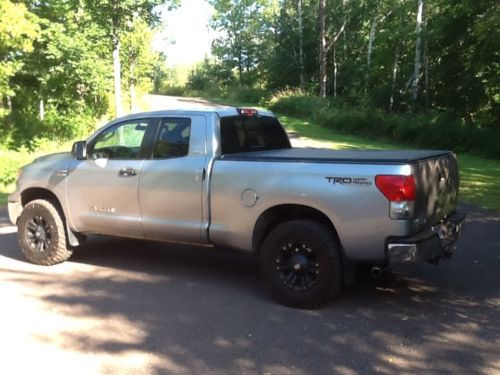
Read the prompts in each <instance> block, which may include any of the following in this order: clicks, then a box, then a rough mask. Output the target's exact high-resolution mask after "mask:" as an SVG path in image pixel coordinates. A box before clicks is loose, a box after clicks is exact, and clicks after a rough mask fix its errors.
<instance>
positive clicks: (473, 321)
mask: <svg viewBox="0 0 500 375" xmlns="http://www.w3.org/2000/svg"><path fill="white" fill-rule="evenodd" d="M463 208H464V209H465V210H466V211H467V212H468V219H467V227H466V230H465V233H464V236H463V238H462V239H461V242H460V244H459V247H458V253H457V254H456V256H455V258H454V259H453V260H451V261H447V262H443V263H442V264H440V265H439V266H437V267H436V266H433V265H428V264H414V265H406V266H404V267H403V266H400V267H397V268H395V269H393V271H392V272H391V273H388V274H385V276H384V277H383V278H381V279H379V280H373V279H371V278H370V277H368V276H365V277H360V278H359V279H358V281H357V282H356V283H355V284H354V285H353V286H352V287H350V288H349V289H347V290H346V291H345V292H344V293H343V294H342V295H341V296H340V298H338V299H337V300H336V301H335V303H333V304H332V305H330V306H329V307H327V308H324V309H322V310H319V311H313V312H311V311H301V310H296V309H290V308H286V307H282V306H279V305H276V304H274V303H273V302H272V301H270V300H269V298H268V295H267V293H266V291H265V290H264V289H263V288H262V285H261V282H260V278H259V273H258V269H257V265H256V262H255V260H254V259H253V258H252V257H250V256H246V255H242V254H235V253H232V252H229V251H226V250H223V249H199V248H191V247H180V246H166V245H162V244H156V243H148V242H138V241H124V240H117V239H107V238H102V237H93V238H90V239H89V241H88V242H87V243H86V244H85V245H84V246H83V247H82V248H80V249H79V250H78V251H77V252H76V253H75V254H74V256H73V258H72V259H71V261H69V262H66V263H64V264H61V265H57V266H53V267H41V266H35V265H31V264H28V263H26V262H24V260H23V259H22V257H21V256H20V251H19V249H18V245H17V242H16V233H15V228H14V227H12V226H10V225H9V224H8V222H7V219H6V216H5V210H0V298H1V300H0V301H1V305H0V318H1V319H0V333H1V335H0V353H2V354H1V359H0V373H2V374H10V373H14V372H15V373H31V372H33V371H37V372H39V373H40V372H41V373H48V372H49V371H50V373H51V374H68V373H71V374H78V373H81V374H90V373H120V374H121V373H134V374H136V373H138V372H139V373H147V374H154V373H171V374H189V373H196V374H224V373H228V374H246V373H248V374H268V373H269V374H329V373H338V374H368V373H382V374H394V373H412V374H429V373H450V374H498V373H500V290H499V285H500V272H499V269H500V213H494V212H488V211H482V210H478V209H474V208H472V207H470V206H464V207H463Z"/></svg>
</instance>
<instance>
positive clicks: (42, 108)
mask: <svg viewBox="0 0 500 375" xmlns="http://www.w3.org/2000/svg"><path fill="white" fill-rule="evenodd" d="M38 118H39V119H40V121H43V120H45V103H44V101H43V98H41V99H40V103H39V109H38Z"/></svg>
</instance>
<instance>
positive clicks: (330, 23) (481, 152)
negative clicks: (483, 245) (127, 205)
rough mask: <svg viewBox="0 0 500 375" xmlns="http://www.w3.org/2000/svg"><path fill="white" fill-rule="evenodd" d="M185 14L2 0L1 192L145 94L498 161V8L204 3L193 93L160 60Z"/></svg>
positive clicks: (142, 1)
mask: <svg viewBox="0 0 500 375" xmlns="http://www.w3.org/2000/svg"><path fill="white" fill-rule="evenodd" d="M180 3H181V1H180V0H169V1H165V0H42V1H40V0H20V1H12V0H0V187H1V186H4V187H5V186H8V185H9V184H12V182H13V181H14V180H15V177H16V173H17V169H18V168H19V167H20V166H21V165H22V164H23V163H26V162H28V161H29V160H31V159H32V158H33V157H34V156H36V155H37V153H43V152H45V151H53V150H56V149H58V147H60V146H58V145H61V144H64V143H67V142H70V141H71V140H74V139H77V138H82V137H85V136H87V135H88V134H89V133H90V132H91V131H93V130H94V129H95V127H96V124H98V123H99V122H100V123H102V121H103V119H106V118H108V119H109V118H113V117H116V116H120V115H123V114H125V113H128V112H130V111H133V110H135V109H137V107H138V105H137V103H138V101H139V100H140V98H141V96H142V95H143V94H147V93H156V94H170V95H185V96H198V97H205V98H210V99H212V100H221V101H223V102H224V103H229V104H233V105H240V104H245V105H255V106H256V105H260V106H264V107H269V108H271V109H273V110H274V111H276V112H277V113H278V114H280V115H283V116H292V117H294V118H297V119H302V120H303V121H306V120H307V121H310V122H311V123H312V124H315V125H316V126H319V127H323V128H326V129H330V130H332V131H337V132H341V133H344V134H354V135H359V136H365V137H368V138H370V139H374V140H379V141H382V142H388V143H390V144H393V145H396V146H404V147H426V148H449V149H453V150H454V151H457V152H468V153H471V154H475V155H478V156H485V157H490V158H499V157H500V141H499V140H500V92H499V87H500V85H499V76H500V74H499V73H500V35H499V33H500V31H499V30H500V14H499V10H498V9H499V7H498V2H497V1H496V0H481V1H477V0H460V1H456V0H359V1H354V0H208V3H209V4H210V5H211V6H212V7H213V14H212V17H211V19H210V21H209V24H208V25H207V27H208V28H209V29H211V30H212V31H213V32H214V33H215V35H216V38H215V39H214V41H213V43H212V46H211V55H210V56H207V57H206V58H205V59H204V61H201V62H199V63H198V64H196V65H195V66H193V67H191V68H189V70H188V71H189V74H188V77H187V79H185V80H184V81H181V80H178V79H176V78H175V72H174V71H172V69H171V68H168V67H167V64H166V63H167V58H166V56H165V55H164V54H163V53H159V52H155V51H154V50H153V49H152V40H153V37H154V35H155V33H157V32H158V31H159V30H161V29H162V27H163V26H164V25H162V22H161V19H162V18H161V14H162V12H169V11H170V10H172V9H174V8H176V7H178V6H179V4H180ZM185 48H186V50H187V49H189V48H191V46H185ZM184 69H185V68H184ZM311 126H312V125H311Z"/></svg>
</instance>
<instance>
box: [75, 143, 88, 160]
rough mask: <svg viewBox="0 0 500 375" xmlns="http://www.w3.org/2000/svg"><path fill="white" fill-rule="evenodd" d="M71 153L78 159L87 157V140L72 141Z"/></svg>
mask: <svg viewBox="0 0 500 375" xmlns="http://www.w3.org/2000/svg"><path fill="white" fill-rule="evenodd" d="M71 153H72V154H73V155H74V156H75V157H76V158H77V159H78V160H85V159H87V142H85V141H78V142H75V143H73V148H72V149H71Z"/></svg>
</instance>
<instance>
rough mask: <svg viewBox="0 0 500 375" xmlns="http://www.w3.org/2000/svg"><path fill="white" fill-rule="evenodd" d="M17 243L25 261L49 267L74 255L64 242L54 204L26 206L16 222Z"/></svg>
mask: <svg viewBox="0 0 500 375" xmlns="http://www.w3.org/2000/svg"><path fill="white" fill-rule="evenodd" d="M18 241H19V246H20V247H21V251H22V252H23V254H24V256H25V257H26V259H28V261H30V262H31V263H35V264H40V265H43V266H51V265H54V264H57V263H61V262H64V261H65V260H67V259H68V258H69V257H70V256H71V254H72V253H73V251H72V250H71V248H70V247H69V246H68V244H67V241H66V231H65V228H64V220H63V217H62V215H61V214H60V213H59V212H58V210H57V209H56V207H55V206H54V204H53V203H51V202H49V201H47V200H43V199H37V200H34V201H31V202H29V203H28V204H27V205H26V206H25V207H24V209H23V212H22V213H21V216H20V217H19V220H18Z"/></svg>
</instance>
